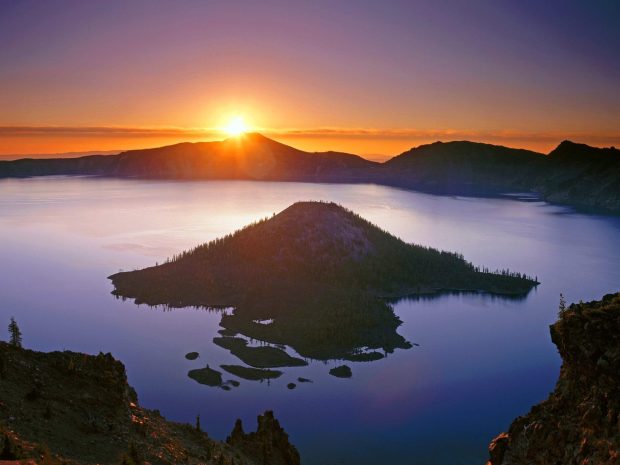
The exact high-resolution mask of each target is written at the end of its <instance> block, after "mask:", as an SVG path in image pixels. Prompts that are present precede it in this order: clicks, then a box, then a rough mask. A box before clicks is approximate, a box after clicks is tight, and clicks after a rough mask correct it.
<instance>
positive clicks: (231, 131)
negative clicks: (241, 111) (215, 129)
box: [224, 116, 248, 137]
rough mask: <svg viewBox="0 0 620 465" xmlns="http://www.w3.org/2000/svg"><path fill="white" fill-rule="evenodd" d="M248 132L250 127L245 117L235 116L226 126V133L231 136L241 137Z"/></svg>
mask: <svg viewBox="0 0 620 465" xmlns="http://www.w3.org/2000/svg"><path fill="white" fill-rule="evenodd" d="M247 131H248V125H247V124H245V121H243V117H241V116H235V117H233V118H231V120H230V121H229V122H228V124H227V125H226V126H224V132H226V134H228V135H229V136H233V137H236V136H240V135H241V134H243V133H245V132H247Z"/></svg>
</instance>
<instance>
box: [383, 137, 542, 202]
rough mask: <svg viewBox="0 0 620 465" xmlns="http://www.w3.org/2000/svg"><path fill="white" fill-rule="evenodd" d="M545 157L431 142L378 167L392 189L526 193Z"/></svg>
mask: <svg viewBox="0 0 620 465" xmlns="http://www.w3.org/2000/svg"><path fill="white" fill-rule="evenodd" d="M544 162H545V156H544V155H543V154H540V153H537V152H532V151H529V150H521V149H512V148H508V147H503V146H499V145H491V144H481V143H476V142H468V141H455V142H435V143H433V144H427V145H421V146H419V147H415V148H412V149H411V150H409V151H407V152H404V153H402V154H401V155H398V156H396V157H394V158H392V159H390V160H388V161H387V162H385V164H384V166H383V167H382V168H383V170H384V176H385V181H386V182H387V183H389V184H392V185H398V186H401V187H407V188H412V189H421V190H425V191H430V192H435V193H458V194H467V193H469V194H492V193H497V192H506V191H509V190H515V189H517V190H518V189H528V188H529V187H530V186H531V177H532V175H535V176H538V175H539V171H540V170H541V169H542V168H543V164H544Z"/></svg>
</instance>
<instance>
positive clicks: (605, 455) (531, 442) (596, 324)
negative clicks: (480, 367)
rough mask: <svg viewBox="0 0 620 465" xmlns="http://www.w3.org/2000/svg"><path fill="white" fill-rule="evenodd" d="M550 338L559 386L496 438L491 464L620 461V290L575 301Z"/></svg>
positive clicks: (602, 464) (610, 464)
mask: <svg viewBox="0 0 620 465" xmlns="http://www.w3.org/2000/svg"><path fill="white" fill-rule="evenodd" d="M551 338H552V340H553V342H554V343H555V345H556V346H557V347H558V350H559V352H560V355H561V356H562V360H563V364H562V368H561V371H560V378H559V380H558V382H557V385H556V387H555V390H554V391H553V392H552V393H551V395H550V396H549V398H548V399H547V400H546V401H544V402H542V403H541V404H538V405H536V406H535V407H533V408H532V410H531V411H530V413H528V414H527V415H525V416H523V417H519V418H517V419H516V420H515V421H514V422H513V423H512V425H511V426H510V428H509V430H508V432H507V433H502V434H500V435H499V436H498V437H497V438H495V439H494V440H493V442H492V443H491V445H490V447H489V452H490V460H489V462H488V464H487V465H556V464H557V465H560V464H561V465H617V464H620V293H618V294H613V295H611V294H610V295H606V296H605V297H603V299H602V300H601V301H594V302H589V303H579V304H573V305H571V306H570V307H569V308H567V309H566V310H564V311H563V312H561V315H560V319H559V321H558V322H556V323H555V324H554V325H552V326H551Z"/></svg>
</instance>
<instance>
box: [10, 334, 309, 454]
mask: <svg viewBox="0 0 620 465" xmlns="http://www.w3.org/2000/svg"><path fill="white" fill-rule="evenodd" d="M203 422H204V423H208V421H205V420H203ZM231 437H233V438H234V440H232V441H230V444H226V443H222V442H219V441H215V440H213V439H211V438H209V437H208V435H207V434H206V433H204V432H202V431H201V430H199V429H197V428H196V427H195V426H190V425H187V424H180V423H173V422H170V421H167V420H166V419H165V418H163V417H162V416H161V415H160V414H159V412H158V411H151V410H147V409H144V408H142V407H140V406H139V404H138V401H137V398H136V393H135V391H134V390H133V389H132V388H131V387H130V386H129V385H128V384H127V377H126V374H125V367H124V366H123V364H122V363H121V362H119V361H117V360H115V359H114V358H113V357H112V356H111V355H110V354H105V355H104V354H99V355H97V356H91V355H86V354H79V353H74V352H51V353H41V352H34V351H31V350H25V349H20V348H17V347H13V346H10V345H8V344H6V343H3V342H0V462H1V463H5V462H4V460H13V461H15V463H28V460H34V461H36V463H45V464H47V465H55V464H61V463H62V464H75V465H77V464H94V463H98V464H125V465H130V464H131V465H136V464H142V463H149V464H153V465H167V464H179V463H185V464H214V465H215V464H217V465H242V464H243V465H266V464H275V465H299V463H300V460H299V454H298V453H297V451H296V449H295V448H294V447H293V446H292V445H291V444H290V443H289V442H288V436H287V435H286V433H284V431H283V430H282V428H281V427H280V425H279V424H278V422H277V420H275V419H274V417H273V414H272V413H271V412H267V413H265V415H264V416H260V417H259V428H258V431H257V432H256V433H249V434H245V433H243V432H240V431H239V427H236V428H235V430H233V433H232V436H231ZM18 461H19V462H18ZM8 463H11V462H8Z"/></svg>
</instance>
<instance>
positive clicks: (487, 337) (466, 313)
mask: <svg viewBox="0 0 620 465" xmlns="http://www.w3.org/2000/svg"><path fill="white" fill-rule="evenodd" d="M298 200H333V201H335V202H338V203H340V204H342V205H344V206H346V207H348V208H350V209H352V210H354V211H355V212H357V213H359V214H361V215H362V216H364V217H365V218H367V219H369V220H370V221H372V222H373V223H376V224H378V225H379V226H381V227H382V228H384V229H386V230H388V231H390V232H392V233H394V234H396V235H398V236H400V237H401V238H402V239H404V240H406V241H408V242H416V243H420V244H424V245H430V246H434V247H438V248H442V249H446V250H452V251H458V252H462V253H463V254H464V255H465V257H466V258H467V259H469V260H471V261H473V262H474V263H475V264H477V265H483V266H488V267H491V268H495V267H497V268H504V267H509V268H511V269H513V270H516V271H521V272H525V273H527V274H531V275H537V276H538V278H539V280H540V281H541V282H542V284H541V285H540V286H539V287H538V288H537V289H536V290H534V291H533V292H532V293H531V294H530V295H529V296H528V297H527V299H525V300H522V301H506V300H502V299H497V298H492V297H488V296H481V295H447V296H442V297H439V298H434V299H422V300H408V301H401V302H399V303H398V304H396V305H395V311H396V312H397V313H398V315H399V316H400V317H401V318H402V320H403V321H404V324H403V325H402V326H401V328H400V329H399V332H400V334H402V335H403V336H405V338H407V339H408V340H410V341H412V342H415V343H418V344H420V346H419V347H414V348H413V349H411V350H405V351H403V350H400V351H396V352H395V353H394V354H392V355H390V356H389V357H388V358H386V359H383V360H379V361H376V362H373V363H348V364H349V365H350V366H351V367H352V369H353V378H351V379H337V378H334V377H331V376H329V375H328V374H327V373H328V371H329V369H330V368H331V367H333V366H335V365H336V363H335V362H328V363H323V362H312V363H311V364H310V366H308V367H299V368H291V369H286V372H285V374H284V375H283V376H282V377H281V378H279V379H277V380H274V381H272V382H271V383H270V384H267V383H262V384H261V383H253V382H249V381H242V383H241V386H240V387H238V388H235V389H234V390H232V391H230V392H225V391H223V390H221V389H216V388H209V387H207V386H203V385H200V384H198V383H196V382H195V381H193V380H191V379H189V378H188V377H187V372H188V370H190V369H193V368H200V367H202V366H204V364H205V363H209V364H210V365H211V366H216V365H219V364H221V363H238V360H236V359H235V358H234V357H233V356H232V355H230V354H229V353H228V352H227V351H225V350H224V349H221V348H219V347H217V346H215V345H213V343H212V342H211V340H212V338H213V337H214V336H216V335H217V330H218V329H219V327H218V323H219V315H218V314H217V313H209V312H206V311H202V310H194V309H179V310H174V311H172V312H164V311H162V310H158V309H152V308H148V307H145V306H136V305H135V304H133V303H132V302H129V301H126V302H122V301H120V300H116V299H114V298H113V296H112V295H111V294H110V292H111V290H112V287H111V285H110V282H109V281H108V280H107V279H106V276H108V275H110V274H112V273H114V272H116V271H118V270H119V269H124V270H130V269H134V268H139V267H143V266H146V265H152V264H154V263H155V262H158V261H159V262H161V261H162V260H164V259H165V258H166V257H167V256H169V255H172V254H173V253H175V252H178V251H181V250H183V249H186V248H189V247H192V246H194V245H196V244H198V243H201V242H205V241H207V240H210V239H213V238H215V237H218V236H220V235H223V234H225V233H228V232H231V231H232V230H235V229H237V228H239V227H241V226H243V225H245V224H247V223H249V222H252V221H254V220H257V219H259V218H263V217H265V216H268V215H271V214H272V213H274V212H278V211H280V210H282V209H283V208H285V207H286V206H288V205H289V204H291V203H293V202H295V201H298ZM0 244H1V245H0V278H1V279H0V322H2V325H4V324H5V323H8V319H9V317H10V316H11V315H15V317H16V319H17V321H18V323H19V324H20V326H21V328H22V331H23V333H24V342H25V344H26V345H27V346H28V347H30V348H34V349H39V350H55V349H70V350H75V351H84V352H88V353H97V352H99V351H104V352H112V353H113V355H114V356H115V357H117V358H119V359H121V360H122V361H123V362H124V363H125V365H126V366H127V372H128V376H129V381H130V383H131V384H132V385H133V386H134V387H135V388H136V390H137V392H138V395H139V398H140V401H141V403H142V404H143V405H144V406H146V407H150V408H158V409H160V410H161V412H162V413H163V414H164V415H165V416H167V417H168V418H170V419H174V420H179V421H187V422H194V421H195V417H196V415H197V414H200V415H201V422H202V424H203V426H205V428H206V429H207V430H208V431H209V433H211V435H212V436H215V437H218V438H224V437H225V436H226V434H227V433H228V432H229V431H230V430H231V429H232V426H233V422H234V420H235V418H237V417H241V418H242V419H243V420H244V424H245V426H246V428H248V429H249V428H254V426H255V416H256V415H257V414H258V413H259V412H261V411H263V410H265V409H273V410H275V412H276V415H277V416H278V418H279V419H280V420H281V422H282V423H283V425H284V426H285V428H286V429H287V431H288V432H289V433H290V435H291V437H292V439H293V441H294V443H295V444H296V445H297V446H298V448H299V449H300V451H301V453H302V458H303V463H304V464H305V465H332V464H342V465H353V464H355V465H364V464H368V465H376V464H378V463H381V464H386V465H401V464H402V465H412V464H419V465H433V464H446V465H447V464H449V465H458V464H481V463H484V461H485V459H486V457H487V454H486V448H487V445H488V442H489V440H490V439H491V438H492V437H493V436H494V435H496V434H497V433H499V432H501V431H503V430H505V429H506V427H507V426H508V425H509V423H510V421H511V420H512V419H513V418H514V417H515V416H517V415H520V414H523V413H526V412H527V411H528V410H529V407H530V406H531V405H532V404H534V403H536V402H539V401H541V400H542V399H544V398H545V397H546V396H547V394H548V393H549V391H550V390H551V389H552V388H553V385H554V383H555V379H556V378H557V374H558V370H559V364H560V360H559V357H558V355H557V352H556V350H555V347H554V346H553V345H552V344H551V342H550V339H549V333H548V325H549V324H550V323H552V322H553V321H554V320H555V317H556V312H557V304H558V296H559V293H560V292H563V293H564V294H565V296H566V297H567V300H568V301H569V302H570V301H575V300H580V299H583V300H591V299H595V298H599V297H600V296H602V295H603V294H605V293H608V292H612V291H618V290H619V289H620V265H618V264H619V263H620V220H619V219H614V218H605V217H596V216H586V215H581V214H575V213H571V212H570V211H568V210H566V209H563V208H559V207H553V206H549V205H546V204H543V203H539V202H531V203H526V202H518V201H513V200H502V199H471V198H449V197H436V196H430V195H425V194H420V193H414V192H407V191H403V190H397V189H391V188H387V187H380V186H374V185H327V184H300V183H254V182H160V181H134V180H111V179H95V178H38V179H28V180H2V181H0ZM189 351H198V352H200V354H201V357H200V358H199V359H198V360H195V361H188V360H185V358H184V355H185V353H187V352H189ZM298 376H304V377H307V378H311V379H312V380H313V381H314V383H312V384H300V385H299V386H298V388H297V389H295V390H292V391H291V390H288V389H286V384H287V383H289V382H291V381H295V380H296V378H297V377H298ZM228 378H230V377H228Z"/></svg>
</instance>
